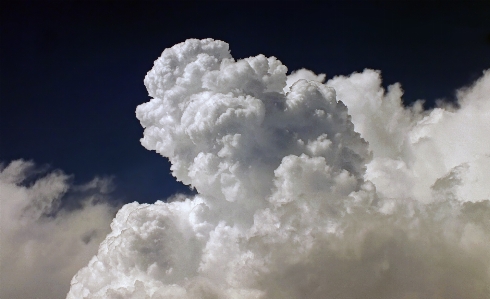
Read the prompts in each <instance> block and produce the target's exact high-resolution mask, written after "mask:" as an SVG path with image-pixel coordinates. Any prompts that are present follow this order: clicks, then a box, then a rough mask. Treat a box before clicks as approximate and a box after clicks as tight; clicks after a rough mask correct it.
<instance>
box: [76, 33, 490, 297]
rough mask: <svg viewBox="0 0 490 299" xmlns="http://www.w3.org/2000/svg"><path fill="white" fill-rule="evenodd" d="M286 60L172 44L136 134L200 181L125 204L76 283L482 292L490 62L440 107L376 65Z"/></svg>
mask: <svg viewBox="0 0 490 299" xmlns="http://www.w3.org/2000/svg"><path fill="white" fill-rule="evenodd" d="M286 72H287V69H286V67H285V66H284V65H282V64H281V62H280V61H278V60H277V59H276V58H274V57H270V58H267V57H265V56H263V55H259V56H256V57H250V58H246V59H242V60H237V61H235V60H234V59H233V58H232V57H231V55H230V53H229V49H228V44H226V43H224V42H221V41H214V40H211V39H206V40H188V41H186V42H185V43H181V44H178V45H175V46H174V47H172V48H170V49H166V50H165V51H164V52H163V54H162V56H161V57H160V58H159V59H158V60H157V61H155V65H154V67H153V69H152V70H151V71H150V72H148V74H147V76H146V78H145V85H146V87H147V89H148V92H149V95H150V96H151V97H152V99H151V101H150V102H148V103H145V104H142V105H140V106H139V107H138V108H137V110H136V115H137V117H138V119H139V120H140V122H141V124H142V126H143V127H144V128H145V133H144V137H143V139H142V140H141V142H142V144H143V146H145V147H146V148H147V149H149V150H155V151H156V152H158V153H160V154H162V155H163V156H166V157H168V158H169V159H170V161H171V162H172V172H173V174H174V176H175V177H176V178H177V179H178V180H180V181H182V182H184V183H186V184H189V185H192V186H193V187H194V188H196V190H197V191H198V193H199V194H198V195H197V196H196V197H194V198H178V197H177V198H175V200H173V201H172V202H170V203H164V202H157V203H155V204H153V205H149V204H138V203H132V204H128V205H126V206H124V207H123V208H122V209H121V210H120V211H119V212H118V214H117V216H116V218H115V219H114V220H113V222H112V224H111V228H112V232H111V233H110V234H109V235H108V236H107V238H106V239H105V240H104V241H103V242H102V243H101V245H100V247H99V251H98V254H97V255H96V256H95V257H94V258H92V260H91V261H90V263H89V264H88V266H87V267H85V268H83V269H81V270H80V271H79V272H78V274H77V275H76V276H75V277H74V278H73V280H72V287H71V290H70V292H69V294H68V297H67V298H69V299H75V298H77V299H78V298H152V299H156V298H282V299H284V298H387V299H388V298H390V299H392V298H445V299H447V298H455V299H456V298H481V299H483V298H488V296H489V295H490V201H489V199H490V184H489V181H488V180H489V177H490V176H489V174H490V148H489V146H488V145H489V144H490V134H488V128H490V123H489V121H490V117H489V116H490V98H489V95H490V72H488V71H487V72H486V73H484V75H483V77H482V78H481V79H479V80H478V81H477V82H475V84H474V85H473V86H471V87H468V88H466V89H462V90H460V91H459V92H458V100H459V105H460V108H459V109H455V108H452V107H440V108H436V109H433V110H431V111H422V109H421V105H420V103H418V104H415V105H414V106H413V107H411V108H405V107H403V105H402V102H401V96H402V93H403V92H402V90H401V87H400V85H399V84H395V85H392V86H390V87H389V88H388V90H387V91H385V90H384V89H383V88H382V84H381V77H380V73H379V72H377V71H373V70H365V71H364V72H362V73H356V74H352V75H351V76H349V77H335V78H333V79H331V80H329V81H327V82H326V83H322V82H324V80H325V78H324V76H323V75H318V76H317V75H315V74H314V73H312V72H310V71H307V70H300V71H298V72H296V73H293V74H292V75H290V76H286Z"/></svg>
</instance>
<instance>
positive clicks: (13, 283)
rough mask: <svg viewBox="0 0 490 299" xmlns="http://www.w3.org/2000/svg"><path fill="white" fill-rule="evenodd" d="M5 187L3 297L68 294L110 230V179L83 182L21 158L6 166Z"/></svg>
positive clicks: (0, 262)
mask: <svg viewBox="0 0 490 299" xmlns="http://www.w3.org/2000/svg"><path fill="white" fill-rule="evenodd" d="M0 190H1V192H0V204H1V206H0V207H1V218H0V227H1V231H0V244H1V250H0V275H1V276H0V282H1V283H0V284H1V288H0V297H2V298H13V299H15V298H19V299H20V298H62V297H63V296H65V295H66V293H67V292H68V290H69V287H70V277H71V276H73V275H74V274H75V273H76V272H77V270H78V269H79V268H80V267H82V266H83V265H85V264H86V263H87V262H88V261H89V260H90V258H91V257H92V256H93V255H94V254H95V253H96V252H97V247H98V245H99V244H100V242H101V241H102V240H103V239H104V237H105V236H106V235H107V233H108V232H109V231H110V228H109V224H110V221H111V220H112V218H113V216H114V213H115V207H113V206H111V205H109V204H107V203H106V200H107V198H108V192H110V191H111V186H110V181H109V180H108V179H100V178H95V179H94V180H92V181H91V182H89V183H87V184H85V185H81V186H77V185H73V184H72V183H70V177H69V176H68V175H66V174H64V173H63V172H61V171H59V170H56V171H53V172H50V173H46V169H42V168H39V167H36V166H35V165H34V163H33V162H27V161H23V160H16V161H12V162H11V163H10V164H8V165H7V166H3V165H2V167H0Z"/></svg>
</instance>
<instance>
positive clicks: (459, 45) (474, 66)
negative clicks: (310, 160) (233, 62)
mask: <svg viewBox="0 0 490 299" xmlns="http://www.w3.org/2000/svg"><path fill="white" fill-rule="evenodd" d="M0 22H1V23H0V24H1V25H0V30H1V36H0V38H1V42H0V47H1V55H0V62H1V65H0V67H1V68H0V71H1V80H0V84H1V86H0V93H1V94H0V96H1V101H0V160H1V161H3V162H4V163H8V162H9V161H11V160H13V159H19V158H23V159H28V160H33V161H35V162H36V163H37V164H41V165H45V164H49V165H50V166H51V167H53V168H59V169H63V170H64V171H65V172H66V173H68V174H74V175H75V180H76V181H80V182H83V181H87V180H90V179H91V178H92V177H94V176H95V175H107V176H114V178H115V183H116V193H117V195H118V196H119V198H120V199H122V200H123V201H124V202H130V201H134V200H137V201H140V202H153V201H155V200H156V199H164V198H167V197H168V196H170V195H171V194H174V193H176V192H190V191H189V190H188V189H187V188H186V187H185V186H183V185H181V184H179V183H177V182H176V181H175V179H173V177H172V176H171V175H170V170H169V167H170V165H169V163H167V162H166V159H164V158H161V157H160V156H159V155H158V154H156V153H154V152H149V151H147V150H146V149H144V148H143V147H142V146H141V145H140V144H139V139H140V138H141V137H142V133H143V129H142V128H141V126H140V125H139V123H138V121H137V119H136V117H135V114H134V111H135V108H136V106H137V105H139V104H141V103H144V102H146V101H148V99H149V98H148V95H147V92H146V89H145V87H144V85H143V78H144V76H145V74H146V72H147V71H148V70H150V68H151V67H152V65H153V61H154V60H155V59H156V58H157V57H158V56H159V55H160V54H161V52H162V51H163V50H164V49H165V48H168V47H171V46H172V45H174V44H176V43H179V42H183V41H184V40H186V39H188V38H207V37H211V38H214V39H220V40H224V41H226V42H227V43H229V44H230V48H231V53H232V55H233V57H235V58H245V57H249V56H254V55H257V54H264V55H266V56H271V55H274V56H276V57H277V58H278V59H279V60H281V61H282V62H283V63H284V64H285V65H287V66H288V68H289V71H293V70H295V69H298V68H303V67H304V68H308V69H311V70H313V71H315V72H316V73H326V74H327V79H329V78H331V77H332V76H335V75H349V74H350V73H352V72H356V71H357V72H359V71H362V70H363V69H364V68H372V69H379V70H381V71H382V76H383V82H384V83H383V84H386V85H389V84H392V83H395V82H400V83H401V84H402V88H403V89H404V91H405V94H404V97H403V100H404V101H405V103H407V104H408V103H410V102H412V101H414V100H416V99H421V98H423V99H426V100H427V103H428V105H429V106H431V105H433V103H434V101H435V100H436V99H439V98H445V99H448V100H452V99H454V90H455V89H456V88H459V87H461V86H464V85H466V84H469V83H471V82H473V81H474V80H475V79H476V78H478V77H480V76H481V72H482V71H483V70H484V69H487V68H489V67H490V4H488V2H486V3H484V2H473V1H471V2H470V3H463V2H456V3H455V2H451V3H449V4H448V3H442V2H441V3H439V2H431V3H430V4H422V3H415V4H414V3H405V4H393V3H386V2H365V1H358V2H342V3H341V2H340V1H339V2H322V3H303V2H302V1H291V2H275V1H265V2H237V1H228V2H215V3H194V2H177V1H175V2H151V1H142V2H139V3H130V2H122V3H120V2H118V1H111V2H102V3H99V2H97V4H95V2H75V1H67V2H64V1H56V2H38V1H34V2H24V1H2V4H1V16H0Z"/></svg>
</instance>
